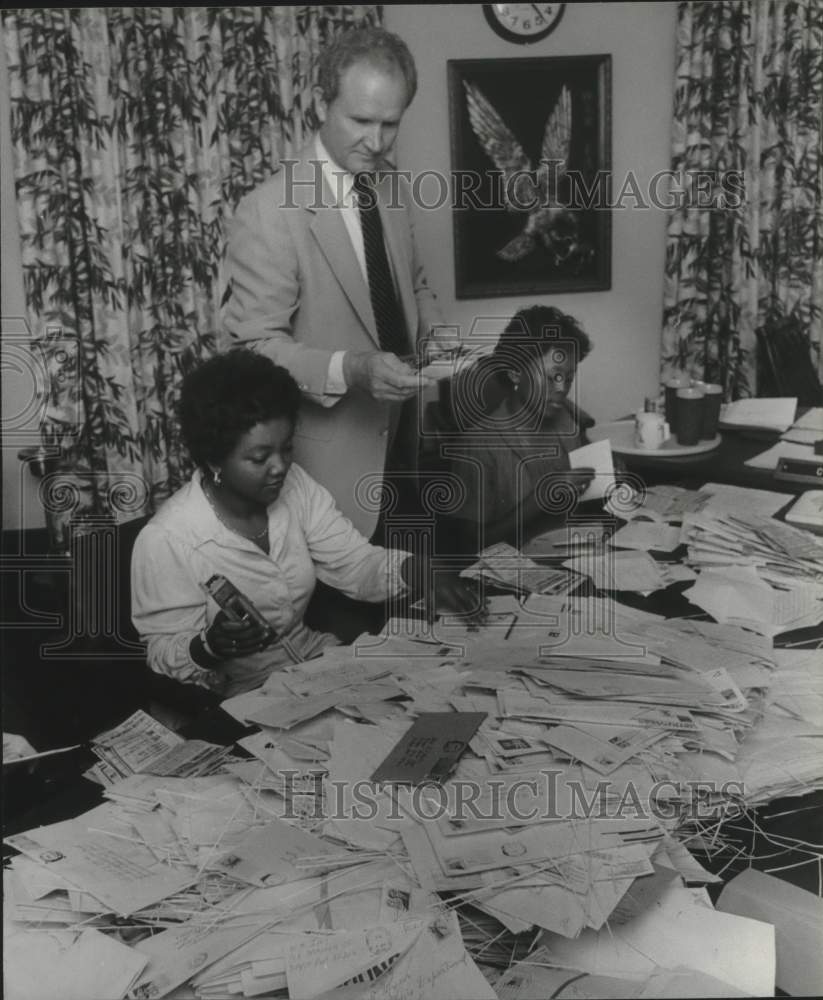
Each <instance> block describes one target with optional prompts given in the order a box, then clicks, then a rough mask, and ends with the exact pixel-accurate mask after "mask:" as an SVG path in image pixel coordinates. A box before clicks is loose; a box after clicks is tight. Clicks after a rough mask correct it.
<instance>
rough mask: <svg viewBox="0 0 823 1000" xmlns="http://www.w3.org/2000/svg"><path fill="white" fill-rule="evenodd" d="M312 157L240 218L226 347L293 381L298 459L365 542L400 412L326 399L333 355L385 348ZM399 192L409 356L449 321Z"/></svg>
mask: <svg viewBox="0 0 823 1000" xmlns="http://www.w3.org/2000/svg"><path fill="white" fill-rule="evenodd" d="M315 157H316V153H315V147H314V143H313V142H311V143H309V144H308V146H307V147H305V149H303V150H302V151H301V153H299V154H298V155H297V156H296V157H295V158H294V159H291V160H289V159H285V160H284V161H283V162H282V163H281V164H280V167H279V169H278V171H277V173H276V174H275V175H274V176H273V177H271V178H270V179H269V180H268V181H266V182H265V183H264V184H262V185H260V187H258V188H256V189H255V190H254V191H252V192H251V193H250V194H248V195H246V196H245V197H244V198H243V199H242V200H241V202H240V204H239V206H238V208H237V212H236V214H235V217H234V220H233V223H232V227H231V231H230V234H229V243H228V251H227V259H226V265H227V272H226V278H227V281H228V291H229V297H228V299H227V301H226V303H225V306H224V309H223V316H222V320H223V334H224V340H223V344H222V346H223V347H225V348H228V347H231V346H238V345H245V346H249V347H254V348H255V349H256V350H260V351H262V352H264V353H265V354H267V355H268V356H269V357H271V358H272V359H273V360H274V361H275V362H277V364H280V365H283V366H284V367H286V368H288V370H289V371H290V372H291V373H292V375H293V376H294V377H295V379H296V380H297V382H298V384H299V386H300V388H301V390H302V391H303V394H304V404H303V407H302V409H301V415H300V419H299V422H298V428H297V433H296V436H295V461H297V462H299V464H300V465H302V466H303V468H304V469H306V471H307V472H308V473H309V475H311V476H313V477H314V478H315V479H317V480H318V481H319V482H320V483H322V484H323V485H324V486H325V487H326V488H327V489H328V490H329V491H330V492H331V494H332V496H333V497H334V498H335V500H336V501H337V503H338V505H339V507H340V509H341V510H342V511H343V513H344V514H346V515H347V516H348V517H349V518H351V520H352V521H353V522H354V525H355V527H357V528H358V530H359V531H360V532H361V533H362V534H363V535H365V536H366V537H367V538H368V537H370V535H371V533H372V531H373V529H374V526H375V524H376V521H377V510H376V507H375V504H374V503H373V502H371V503H369V502H365V494H366V493H368V490H367V489H366V490H365V493H364V487H365V486H366V484H367V482H368V481H369V478H370V477H374V475H375V474H376V475H377V476H378V477H382V474H383V470H384V466H385V459H386V449H387V445H388V443H389V441H390V440H391V437H392V435H393V433H394V428H395V426H396V422H397V418H398V415H399V409H400V408H399V406H397V405H391V404H388V403H385V402H378V401H377V400H375V399H373V398H372V397H371V396H370V395H368V394H367V393H364V392H360V391H354V392H348V393H346V395H345V396H342V397H329V396H324V390H325V387H326V376H327V374H328V368H329V361H330V359H331V355H332V353H333V352H334V351H340V350H350V351H374V350H377V349H378V340H377V328H376V325H375V320H374V314H373V312H372V307H371V300H370V297H369V289H368V286H367V284H366V281H365V278H364V277H363V272H362V271H361V270H360V267H359V265H358V262H357V257H356V256H355V253H354V249H353V247H352V244H351V240H350V238H349V235H348V232H347V230H346V226H345V223H344V221H343V217H342V214H341V212H340V210H339V209H338V208H337V207H336V206H335V201H334V197H333V194H332V192H331V191H330V190H329V188H328V187H327V186H326V185H325V182H324V178H323V172H322V169H321V166H320V163H319V162H318V161H317V160H316V159H315ZM313 160H314V162H312V161H313ZM397 188H398V185H397V184H396V179H395V178H388V177H387V178H384V179H383V180H382V182H381V183H380V184H378V186H377V190H378V194H379V204H380V215H381V218H382V220H383V229H384V233H385V240H386V245H387V249H388V254H389V260H390V264H391V268H392V271H393V274H394V276H395V280H396V283H397V286H398V289H399V296H400V301H401V304H402V308H403V312H404V314H405V317H406V328H407V330H408V331H409V336H410V342H409V345H408V349H409V353H412V352H413V351H414V349H415V343H416V341H417V340H419V339H420V338H422V337H425V336H427V335H428V333H429V331H430V329H431V326H432V325H433V324H436V323H440V322H441V319H440V315H439V312H438V310H437V305H436V303H435V300H434V294H433V293H432V291H431V290H430V289H429V287H428V284H427V282H426V278H425V275H424V272H423V268H422V267H421V265H420V262H419V260H418V258H417V253H416V249H415V245H414V239H413V236H412V229H411V223H410V219H409V213H408V208H407V205H408V200H407V198H406V197H404V196H403V192H398V190H397ZM398 194H399V195H400V197H398ZM392 202H394V204H392ZM332 403H333V405H331V404H332ZM372 481H373V480H372ZM358 484H360V487H359V489H358ZM373 496H374V493H373V491H372V497H373Z"/></svg>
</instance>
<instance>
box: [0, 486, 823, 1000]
mask: <svg viewBox="0 0 823 1000" xmlns="http://www.w3.org/2000/svg"><path fill="white" fill-rule="evenodd" d="M755 492H756V491H755ZM730 495H731V496H733V497H734V498H736V500H737V501H738V503H737V505H736V506H735V507H734V508H733V509H734V513H733V514H732V513H729V511H728V509H724V506H723V504H724V498H725V499H726V500H727V499H728V497H729V496H730ZM646 500H647V506H646V507H645V508H643V510H645V511H646V512H647V514H649V515H651V517H650V519H648V520H645V521H644V520H642V519H640V518H638V519H635V520H634V521H632V522H631V523H630V524H629V526H628V527H629V530H628V531H626V532H625V533H624V535H623V538H622V541H623V542H626V541H628V542H629V543H630V544H632V545H634V546H638V548H637V549H634V550H632V549H631V548H629V549H620V548H619V547H618V546H619V545H620V543H621V538H620V536H619V533H618V536H616V538H615V546H614V547H612V548H610V549H608V550H607V553H606V556H607V557H606V558H604V556H603V554H602V553H601V554H599V555H598V556H597V558H595V555H594V554H591V553H590V554H589V555H590V558H589V557H586V558H584V559H582V560H575V561H574V562H573V563H572V564H571V565H572V566H573V567H574V570H575V572H577V571H578V570H580V571H581V572H585V573H587V574H588V575H590V576H591V577H592V579H594V580H595V582H596V583H598V585H600V586H603V587H604V588H605V589H616V588H617V589H619V587H620V586H625V585H626V582H627V580H630V581H631V582H632V584H633V585H635V586H636V587H637V588H638V589H645V588H646V587H647V586H649V585H653V586H654V587H656V586H658V585H659V581H658V580H657V579H656V578H655V579H654V580H652V579H651V573H652V570H654V571H655V572H656V571H657V567H656V566H655V564H654V562H653V561H652V560H651V559H650V557H649V556H648V553H647V552H646V551H645V549H646V548H647V547H652V546H650V544H649V543H650V540H651V539H652V538H653V539H654V541H655V542H657V543H659V544H661V545H669V544H670V543H672V542H673V541H674V534H673V531H672V527H671V524H670V519H671V521H678V520H681V521H682V538H683V540H684V542H685V544H686V545H687V546H688V549H689V558H690V561H691V562H692V565H693V566H694V567H695V568H696V569H698V570H699V571H700V576H699V577H698V579H697V582H696V584H695V586H694V588H693V589H692V591H690V592H689V596H690V598H691V600H692V601H695V602H697V603H698V604H699V605H700V606H701V607H704V608H706V610H708V611H710V613H711V614H712V616H713V617H714V618H715V619H716V620H715V621H698V620H694V619H688V620H685V619H684V620H678V619H669V620H667V619H664V618H663V617H662V616H659V615H655V614H651V613H649V612H645V611H639V610H636V609H633V608H630V607H626V606H623V605H620V604H618V603H617V602H616V601H614V600H613V599H612V598H611V597H610V596H609V595H608V594H601V595H599V596H594V597H574V596H570V595H569V594H567V593H565V592H563V593H560V592H558V593H554V594H547V593H537V592H535V590H536V589H537V585H538V584H539V583H540V577H539V576H538V574H544V578H545V574H546V572H547V571H546V570H545V568H543V567H540V566H537V565H536V564H534V563H531V562H530V561H529V560H528V559H525V558H524V557H523V556H522V554H521V553H519V552H517V550H513V549H510V548H508V547H495V548H494V549H492V550H490V551H487V552H485V553H484V554H483V556H482V558H481V560H480V563H479V564H478V567H479V570H480V571H482V572H483V573H484V574H488V575H489V576H490V578H492V579H495V580H496V582H497V583H498V584H499V585H500V586H501V587H503V588H505V589H509V590H510V591H512V593H507V594H503V595H500V596H497V597H494V598H492V599H490V601H489V607H488V614H487V615H486V617H485V618H483V619H479V618H475V619H470V620H467V619H466V618H465V617H460V616H445V615H444V616H441V617H440V618H439V619H438V620H437V621H435V622H433V623H430V622H428V621H421V620H407V619H393V620H392V621H390V622H389V623H388V625H387V626H386V628H385V629H384V631H383V633H382V634H380V635H376V636H375V635H368V636H362V637H361V638H360V639H359V640H358V641H357V642H356V643H355V644H353V645H351V646H345V647H334V648H330V649H327V650H326V651H325V653H324V655H323V656H321V657H319V658H318V659H316V660H312V661H311V662H309V663H303V664H297V665H295V666H293V667H290V668H287V669H285V670H283V671H280V672H278V673H276V674H273V675H272V676H271V677H270V678H269V679H268V680H267V681H266V683H265V684H264V685H263V686H262V687H261V688H259V689H257V690H255V691H252V692H248V693H246V694H243V695H239V696H237V697H236V698H232V699H229V700H228V701H226V702H224V706H223V707H224V708H225V709H226V710H227V711H229V712H230V713H231V714H232V715H234V716H235V717H236V718H238V719H240V720H243V721H249V720H253V721H255V722H256V723H257V725H258V727H259V731H257V732H254V733H252V734H250V735H248V736H246V737H244V738H243V739H242V740H241V741H240V744H239V745H240V749H241V751H242V752H243V753H244V755H245V756H244V757H243V758H242V759H241V758H240V757H239V756H232V755H229V754H226V753H225V751H224V748H217V750H219V751H221V753H218V752H217V750H215V749H214V748H209V747H208V746H204V745H190V744H188V743H186V742H185V741H182V740H181V739H180V738H179V737H177V736H176V735H175V734H173V733H169V731H168V730H164V728H163V727H161V726H159V725H158V724H157V723H156V722H155V721H154V720H153V719H151V718H150V717H149V716H144V715H143V714H141V713H138V714H136V715H135V716H133V717H131V718H130V719H127V720H126V721H125V722H124V723H122V724H121V725H120V726H118V727H116V728H115V729H113V730H110V731H109V732H107V733H104V734H101V735H100V736H99V737H98V738H97V739H96V740H95V741H94V745H95V747H96V749H97V753H98V756H99V757H100V765H99V766H100V768H101V770H104V771H105V779H106V780H105V792H104V794H105V801H104V802H103V803H102V804H101V805H99V806H98V807H96V808H95V809H92V810H90V811H89V812H86V813H84V814H83V815H81V816H77V817H74V818H72V819H69V820H65V821H63V822H61V823H56V824H53V825H51V826H44V827H38V828H36V829H33V830H29V831H27V832H25V833H22V834H19V835H16V836H13V837H9V838H8V839H7V841H6V842H7V844H8V845H9V846H11V847H12V848H14V849H15V850H17V851H18V852H19V854H18V855H17V856H16V857H15V858H14V859H13V860H12V862H11V865H10V866H9V868H8V869H7V870H6V871H5V872H4V906H5V920H6V940H7V954H6V956H5V962H6V969H5V976H6V980H5V981H6V987H7V992H8V993H9V995H10V996H13V997H17V998H27V1000H35V998H36V997H38V996H40V995H42V993H39V992H38V989H39V988H40V985H41V984H46V985H47V986H49V987H50V988H51V986H52V985H54V990H53V992H52V994H51V995H54V996H57V995H59V996H61V997H63V996H66V997H78V998H79V997H86V996H91V997H95V996H97V997H101V998H102V997H104V996H105V997H109V996H111V997H124V996H126V995H127V994H129V995H131V996H156V997H162V996H181V997H182V996H189V997H191V996H194V997H197V998H202V1000H218V998H221V1000H222V998H223V997H227V996H231V997H255V996H270V995H273V994H275V995H280V996H284V997H290V998H294V1000H302V998H305V1000H309V998H313V997H320V996H323V995H329V994H331V993H332V992H333V993H334V995H338V996H340V997H341V998H350V1000H354V998H360V997H368V998H371V1000H390V998H391V1000H396V998H400V1000H406V998H408V1000H421V998H424V997H429V996H451V997H455V998H459V997H466V998H468V997H481V998H482V997H488V998H490V1000H491V998H493V997H495V996H497V997H512V998H514V997H527V996H534V995H557V996H573V995H576V996H581V995H583V996H586V995H595V996H597V995H599V996H603V995H608V996H632V997H635V996H636V997H651V996H657V995H680V994H681V993H683V991H684V990H688V991H689V992H690V994H691V995H711V996H736V995H749V994H756V995H764V994H769V993H771V992H772V991H773V989H774V964H775V943H774V940H775V939H774V930H773V928H772V926H771V925H770V924H767V923H763V922H760V921H755V920H750V919H747V918H744V917H739V916H733V915H731V914H727V913H719V912H717V911H715V910H714V909H713V908H712V906H711V903H710V901H709V899H708V896H707V895H706V893H705V891H704V890H703V889H695V888H687V883H688V885H689V886H695V885H703V884H706V883H709V882H711V881H716V876H713V875H711V874H710V873H709V872H707V871H706V870H705V869H704V868H703V867H702V866H701V864H700V862H699V861H698V859H697V858H696V857H695V856H694V855H693V854H692V853H691V851H692V850H698V849H700V848H701V847H703V848H705V849H706V850H708V848H709V847H712V848H714V845H715V842H716V841H722V832H721V831H722V823H723V822H724V821H725V818H727V817H730V816H735V815H739V814H740V812H741V811H743V810H745V809H746V808H749V807H751V806H753V805H759V804H761V803H764V802H768V801H770V800H772V799H774V798H776V797H778V796H784V795H799V794H804V793H806V792H808V791H810V790H812V789H815V788H823V752H822V751H823V687H821V680H820V671H819V664H818V658H817V656H816V654H815V653H811V654H810V653H806V652H799V651H795V650H791V651H781V650H775V649H773V643H772V637H773V635H774V634H775V631H779V630H781V629H783V628H785V627H792V628H794V627H797V626H798V624H808V623H811V622H812V621H819V620H821V618H822V617H823V616H821V614H820V608H821V606H823V603H822V599H823V594H821V586H820V581H819V579H818V576H819V574H820V572H821V568H823V544H818V543H817V541H816V540H815V539H814V538H813V536H811V535H809V534H808V533H806V532H801V531H797V530H796V529H793V528H791V527H789V526H787V525H785V524H782V523H780V522H777V521H775V520H773V518H772V517H771V514H772V513H773V511H772V510H771V507H772V505H773V502H774V500H773V498H772V497H771V496H770V495H768V494H766V495H765V496H762V495H760V494H756V495H752V496H750V495H749V494H748V493H747V492H746V491H744V492H743V493H742V494H740V495H738V494H729V493H728V492H727V491H724V490H723V489H722V488H720V487H713V486H711V485H710V486H709V487H706V488H704V489H703V490H701V491H699V492H694V491H672V490H651V491H649V493H648V495H647V498H646ZM675 530H677V529H675ZM598 560H599V561H598ZM649 564H651V566H649ZM608 567H610V568H608ZM558 572H560V573H561V574H562V575H563V578H564V579H566V578H572V579H579V577H576V576H574V574H573V573H570V572H569V571H568V569H562V570H560V571H558ZM644 574H645V575H644ZM524 583H525V585H524ZM455 712H457V713H470V714H471V720H472V727H471V728H470V729H466V730H465V731H460V730H459V729H458V727H457V725H456V724H455V725H454V726H452V725H450V722H455V723H456V722H457V721H460V720H464V721H465V720H467V719H468V718H469V716H468V715H462V714H461V715H460V716H456V715H454V714H453V713H455ZM429 713H433V714H431V715H429ZM421 716H425V719H424V721H425V722H426V724H427V725H432V726H434V729H433V730H431V731H430V730H426V731H425V732H422V731H421V728H420V727H419V726H415V723H416V722H417V720H419V719H420V718H421ZM398 748H402V750H403V765H404V767H405V768H406V770H405V771H404V772H403V774H405V775H406V777H408V776H409V775H411V779H413V780H409V781H408V782H406V781H405V780H400V779H402V778H403V774H400V776H399V778H398V774H397V773H395V774H394V775H393V776H392V777H391V779H390V780H389V781H387V782H376V781H374V780H371V778H370V777H369V776H371V775H374V774H375V771H377V769H378V768H379V766H380V765H381V763H383V762H384V761H386V760H387V758H388V759H390V760H391V759H393V751H394V756H396V755H397V753H398V752H399V750H398ZM433 755H434V756H435V757H436V758H437V760H436V761H435V766H434V767H433V768H432V767H429V761H430V759H431V757H432V756H433ZM441 758H442V761H443V762H444V763H443V766H442V767H440V766H438V765H439V762H440V760H441ZM455 761H456V764H455ZM201 763H202V764H203V768H204V769H207V771H208V772H214V773H203V771H200V770H199V768H200V765H201ZM446 764H447V765H448V766H446ZM424 765H425V771H426V774H429V773H430V772H431V771H433V772H434V773H436V774H438V775H440V776H441V780H440V781H439V783H437V784H432V783H431V782H428V783H426V782H424V783H422V784H418V783H416V779H414V776H415V775H416V774H417V773H418V770H419V769H421V768H423V766H424ZM416 767H417V768H418V770H415V768H416ZM452 768H453V769H452ZM446 774H448V775H449V776H448V778H445V777H444V776H445V775H446ZM707 831H708V832H707ZM8 945H10V947H9V946H8ZM33 969H36V970H37V973H38V977H39V978H38V979H37V980H36V982H35V980H34V978H33V974H32V970H33ZM92 970H93V972H94V976H93V977H92V975H91V971H92ZM572 983H573V984H574V985H572Z"/></svg>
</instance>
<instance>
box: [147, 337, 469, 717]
mask: <svg viewBox="0 0 823 1000" xmlns="http://www.w3.org/2000/svg"><path fill="white" fill-rule="evenodd" d="M299 406H300V391H299V389H298V387H297V383H296V382H295V381H294V379H293V378H292V377H291V375H290V374H289V373H288V372H287V371H286V370H285V369H284V368H281V367H279V366H277V365H275V364H274V363H273V362H272V361H270V360H269V359H268V358H266V357H264V356H262V355H259V354H255V353H252V352H251V351H247V350H235V351H231V352H229V353H228V354H221V355H217V356H215V357H213V358H211V359H210V360H208V361H206V362H205V363H203V364H201V365H200V366H199V367H198V368H196V369H195V370H193V371H192V372H191V373H190V374H189V375H187V376H186V378H185V379H184V381H183V386H182V392H181V401H180V426H181V433H182V437H183V440H184V442H185V444H186V446H187V447H188V449H189V452H190V453H191V456H192V458H193V459H194V462H195V463H196V465H197V466H198V469H197V471H196V472H195V474H194V476H193V477H192V479H191V480H190V481H189V482H188V483H187V484H186V485H185V486H183V487H182V488H181V489H180V490H178V491H177V492H176V493H175V494H174V495H173V496H172V497H170V498H169V499H168V500H167V501H166V502H165V503H164V504H163V505H162V507H161V508H160V509H159V510H158V512H157V514H156V515H155V516H154V517H153V518H152V520H151V521H150V522H149V523H148V524H147V525H146V526H145V527H144V528H143V530H142V531H141V533H140V535H139V536H138V538H137V541H136V543H135V547H134V552H133V556H132V616H133V620H134V624H135V627H136V628H137V631H138V632H139V634H140V636H141V638H142V639H143V640H144V641H145V642H146V643H147V647H148V661H149V665H150V666H151V668H152V669H153V670H155V671H157V672H158V673H162V674H168V675H170V676H172V677H174V678H176V679H177V680H181V681H188V682H194V683H197V684H201V685H203V686H205V687H208V688H211V689H212V690H214V691H216V692H217V693H219V694H221V695H223V696H225V697H229V696H231V695H234V694H239V693H241V692H243V691H249V690H251V689H252V688H254V687H258V686H259V685H261V684H262V683H263V681H265V679H266V677H267V676H268V675H269V674H270V673H271V672H272V671H273V670H276V669H278V668H279V667H283V666H285V665H287V664H290V663H296V662H300V661H301V660H305V659H308V658H310V657H313V656H316V655H318V654H319V653H320V651H321V650H322V649H323V648H324V647H325V646H327V645H331V644H335V643H336V642H337V639H336V638H335V637H334V636H332V635H329V634H328V633H320V632H315V631H313V630H311V629H309V628H308V627H307V626H306V625H304V624H303V613H304V611H305V609H306V605H307V604H308V602H309V598H310V597H311V594H312V591H313V589H314V585H315V580H316V579H321V580H323V581H325V582H326V583H328V584H330V585H331V586H333V587H335V588H337V589H339V590H341V591H342V592H343V593H345V594H347V595H349V596H351V597H355V598H358V599H361V600H367V601H382V600H385V599H387V598H389V597H392V596H396V595H398V594H401V593H403V592H404V591H405V590H406V588H407V585H409V586H410V585H411V583H412V581H424V584H423V587H424V590H425V591H426V592H425V593H424V596H425V597H426V598H427V599H428V600H436V601H438V603H440V604H443V605H446V606H449V607H451V608H453V609H455V610H458V611H470V610H472V609H473V608H474V607H475V606H476V603H477V594H476V591H475V590H474V588H473V586H471V585H470V584H469V581H467V580H461V579H459V578H458V577H456V576H454V575H447V574H444V573H437V574H436V577H435V581H434V584H435V588H436V592H435V593H429V592H428V589H429V588H431V586H432V584H431V574H430V573H429V572H428V567H427V566H426V565H425V564H424V563H423V562H422V560H421V559H420V558H419V557H417V556H414V555H410V554H409V553H407V552H399V551H390V550H387V549H383V548H379V547H377V546H374V545H370V544H369V543H368V542H367V541H366V540H365V539H364V538H363V537H362V535H360V534H359V533H358V532H357V531H356V529H355V528H354V527H353V525H352V523H351V522H350V521H349V520H348V519H347V518H345V517H344V516H343V515H342V514H341V513H340V511H339V510H338V509H337V507H336V506H335V503H334V499H333V497H332V496H331V494H330V493H329V492H328V491H327V490H326V489H324V487H322V486H321V485H320V484H319V483H317V482H315V480H313V479H312V478H311V477H310V476H309V475H308V474H307V473H306V472H304V471H303V469H301V468H300V466H298V465H295V464H293V462H292V438H293V435H294V429H295V423H296V421H297V419H298V409H299ZM214 574H222V575H223V576H225V577H226V578H227V579H228V580H229V581H230V582H231V583H232V584H234V586H235V587H236V588H237V589H238V590H239V591H241V592H242V593H243V594H244V595H245V596H246V597H248V598H250V599H251V601H252V602H253V603H254V604H255V606H256V607H257V609H258V610H259V611H260V613H261V615H262V617H263V618H264V619H265V621H266V622H267V623H268V624H269V625H270V626H271V628H272V629H273V630H274V633H273V635H272V634H271V630H270V629H267V628H266V627H265V626H264V625H263V624H258V623H256V622H254V621H244V622H236V621H231V620H229V618H228V617H227V616H226V614H225V612H224V611H222V610H220V608H218V606H217V604H215V602H214V600H213V599H212V598H211V597H209V596H208V595H207V594H206V592H205V590H204V589H203V584H205V583H206V581H207V580H209V578H210V577H211V576H213V575H214Z"/></svg>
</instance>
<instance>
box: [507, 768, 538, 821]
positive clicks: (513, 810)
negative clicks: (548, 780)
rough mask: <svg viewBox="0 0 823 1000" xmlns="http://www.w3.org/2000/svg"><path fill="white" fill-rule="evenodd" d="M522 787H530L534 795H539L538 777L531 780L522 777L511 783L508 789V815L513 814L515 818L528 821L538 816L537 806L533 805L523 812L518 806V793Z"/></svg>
mask: <svg viewBox="0 0 823 1000" xmlns="http://www.w3.org/2000/svg"><path fill="white" fill-rule="evenodd" d="M521 788H528V789H529V791H530V792H531V793H532V796H533V797H536V796H537V779H536V778H532V779H531V780H529V779H526V778H521V779H520V781H515V783H514V784H513V785H510V786H509V787H508V788H507V789H506V815H507V816H511V817H512V818H513V819H516V820H521V821H528V820H532V819H534V818H535V817H536V816H537V807H536V806H532V807H531V809H529V810H528V811H526V812H521V811H520V809H519V808H518V806H517V793H518V792H519V791H520V789H521Z"/></svg>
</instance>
